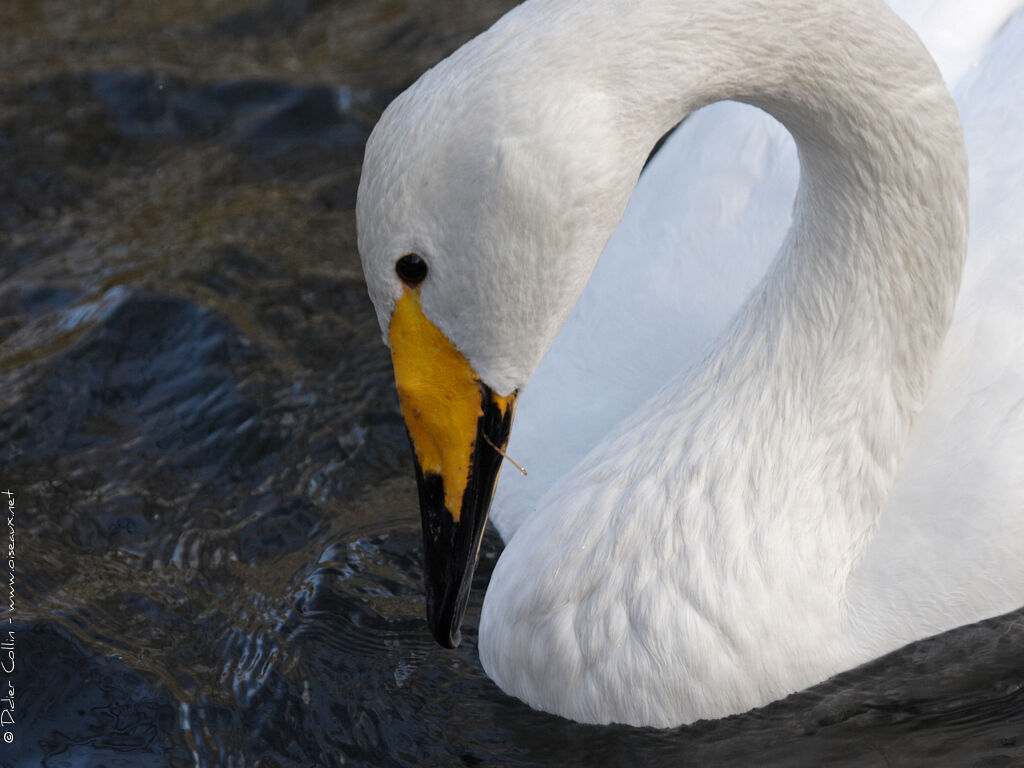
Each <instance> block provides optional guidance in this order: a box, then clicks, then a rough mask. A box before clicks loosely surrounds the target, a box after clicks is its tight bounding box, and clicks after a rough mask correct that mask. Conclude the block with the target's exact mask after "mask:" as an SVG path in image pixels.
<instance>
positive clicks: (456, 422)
mask: <svg viewBox="0 0 1024 768" xmlns="http://www.w3.org/2000/svg"><path fill="white" fill-rule="evenodd" d="M389 339H390V342H391V363H392V365H393V366H394V369H395V384H396V386H397V388H398V401H399V404H400V405H401V407H402V416H403V417H404V418H405V425H406V428H408V430H409V435H410V436H411V437H412V444H413V450H414V451H415V452H416V460H417V461H418V462H419V465H420V471H421V472H423V474H424V475H426V474H430V473H433V474H437V475H440V476H441V479H442V481H443V483H444V503H445V507H447V508H448V512H449V513H450V514H451V516H452V518H453V519H454V520H455V522H458V521H459V516H460V514H461V512H462V497H463V495H464V494H465V492H466V485H467V484H468V483H469V471H470V462H471V461H472V458H473V444H474V442H475V440H476V431H477V422H478V420H479V419H480V417H481V416H482V415H483V405H482V402H481V392H482V390H481V388H480V380H479V379H478V378H477V376H476V374H475V373H473V369H472V368H471V367H470V365H469V362H468V361H467V360H466V358H465V357H463V355H462V353H461V352H459V350H457V349H456V348H455V345H453V344H452V343H451V342H450V341H448V339H446V338H445V337H444V334H442V333H441V332H440V331H439V330H438V329H437V326H435V325H434V324H433V323H432V322H430V320H428V319H427V316H426V315H424V314H423V310H422V308H421V307H420V293H419V290H418V289H416V288H412V289H406V290H405V293H404V294H403V295H402V298H400V299H399V300H398V303H397V304H396V305H395V311H394V314H392V315H391V328H390V330H389Z"/></svg>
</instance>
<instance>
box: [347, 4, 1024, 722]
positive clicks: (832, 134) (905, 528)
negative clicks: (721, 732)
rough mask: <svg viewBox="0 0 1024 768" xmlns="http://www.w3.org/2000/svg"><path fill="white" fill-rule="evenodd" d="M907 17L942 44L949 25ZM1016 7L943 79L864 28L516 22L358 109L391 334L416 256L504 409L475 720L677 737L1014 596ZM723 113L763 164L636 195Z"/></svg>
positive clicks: (1022, 392)
mask: <svg viewBox="0 0 1024 768" xmlns="http://www.w3.org/2000/svg"><path fill="white" fill-rule="evenodd" d="M904 5H905V6H906V7H904V8H901V9H900V10H902V11H903V12H904V13H905V14H906V15H907V16H908V17H909V18H911V19H912V20H914V18H915V13H916V14H917V16H916V20H917V21H918V22H919V23H920V25H921V26H922V27H923V29H922V33H923V35H924V37H925V39H926V40H929V37H930V36H931V39H932V40H935V41H937V42H936V46H937V47H938V48H942V44H943V42H944V40H943V36H942V35H941V34H939V32H938V31H937V30H936V28H935V27H934V26H933V27H932V28H930V29H929V28H928V25H927V22H928V21H929V18H930V19H931V21H932V23H933V24H934V20H935V18H936V17H937V16H938V17H940V18H942V17H943V14H946V15H947V16H948V14H949V13H951V11H950V9H951V8H955V6H954V5H953V4H943V5H939V4H932V5H931V6H929V9H930V10H931V12H932V13H931V16H930V17H929V15H928V14H927V13H921V12H920V8H918V7H916V6H911V5H909V4H904ZM997 6H998V7H997ZM1014 9H1015V6H1014V4H1012V3H1003V4H995V5H994V6H993V9H992V12H991V13H989V14H988V15H986V16H985V19H984V22H977V23H975V24H973V25H972V26H970V28H969V30H968V33H967V34H965V35H963V36H962V37H960V38H957V39H956V40H957V42H956V44H954V43H951V42H950V41H949V39H948V37H947V39H946V40H945V45H946V55H945V56H944V57H943V56H940V65H941V66H942V73H941V74H940V71H939V70H938V69H937V68H936V66H935V64H934V63H933V62H932V60H931V58H930V57H929V56H928V54H927V52H926V51H925V49H924V47H923V46H922V45H921V43H920V41H919V40H918V39H917V37H916V36H915V35H914V34H913V32H911V31H910V30H909V29H908V28H907V27H906V26H905V25H904V24H903V23H902V22H901V21H900V20H899V19H898V18H897V17H896V16H894V15H893V14H892V12H891V11H889V10H888V9H887V8H885V7H884V6H882V5H881V3H876V2H863V1H860V2H847V1H846V0H838V1H837V2H834V3H828V4H819V3H812V2H807V0H779V1H778V2H774V3H766V2H763V1H761V0H726V1H725V2H712V1H711V0H689V1H688V2H685V3H679V2H668V0H650V1H649V2H645V3H623V2H611V1H610V0H609V1H608V2H597V3H593V2H591V3H583V2H574V1H573V0H530V1H529V2H527V3H524V4H523V5H522V6H519V7H518V8H516V9H515V10H514V11H512V12H510V13H509V14H508V15H506V16H505V17H504V18H503V19H502V20H501V21H499V22H498V23H497V24H496V25H495V26H494V27H493V28H492V29H491V30H489V31H488V32H486V33H485V34H484V35H481V36H480V37H478V38H476V39H475V40H474V41H471V42H470V43H469V44H467V45H466V46H464V47H463V48H462V49H460V50H459V51H457V52H456V53H455V54H453V55H452V56H451V57H450V58H449V59H447V60H445V61H444V62H442V63H441V64H439V65H438V66H437V67H435V68H434V69H433V70H431V71H430V72H428V73H427V74H426V75H424V77H423V78H421V79H420V81H418V82H417V84H416V85H414V86H413V87H412V88H411V89H410V90H409V91H407V92H406V93H405V94H403V95H402V96H401V97H399V99H398V100H396V102H395V104H393V105H392V106H391V107H389V109H388V110H387V112H386V113H385V115H384V117H383V118H382V120H381V123H380V124H379V125H378V127H377V128H376V129H375V131H374V134H373V136H372V137H371V140H370V142H369V144H368V146H367V157H366V162H365V164H364V175H363V179H362V181H361V185H360V192H359V202H358V209H357V217H358V225H359V243H360V252H361V255H362V258H363V263H364V270H365V272H366V275H367V283H368V287H369V290H370V295H371V298H372V299H373V301H374V305H375V307H376V309H377V312H378V316H379V319H380V322H381V327H382V329H384V331H385V336H386V337H387V336H388V329H389V326H390V323H391V318H392V316H393V313H394V312H395V307H396V306H398V305H399V304H400V303H401V302H402V301H403V296H404V295H405V293H404V292H405V291H406V290H407V287H406V288H403V286H402V284H401V281H400V280H398V279H396V277H395V271H394V270H395V267H394V264H395V260H396V259H397V258H399V257H400V256H402V255H403V254H406V253H410V252H415V253H418V254H421V255H422V256H423V257H424V258H425V259H426V261H427V263H428V264H429V265H430V273H429V275H428V277H427V278H426V280H424V281H423V284H422V286H421V287H418V288H417V289H416V291H417V301H418V306H421V307H422V312H423V314H424V315H425V317H426V318H427V319H428V320H429V321H430V322H431V323H432V324H433V325H435V326H436V327H437V328H438V329H439V330H440V332H441V333H442V334H443V336H444V337H445V338H446V339H448V340H449V341H450V343H451V344H452V345H453V346H454V348H456V349H457V350H459V351H460V352H461V354H462V355H464V357H465V360H466V361H468V364H469V366H471V368H472V371H473V372H475V374H476V375H477V376H478V377H479V380H480V382H481V383H483V384H486V385H487V386H488V387H489V388H491V389H493V390H494V391H495V392H496V393H498V394H499V395H511V394H512V393H514V392H517V391H520V392H521V393H522V397H521V401H520V404H519V412H518V416H517V424H516V426H515V428H514V429H513V433H512V434H513V437H512V440H511V443H510V444H509V452H510V453H511V454H512V455H513V456H515V457H516V458H517V459H518V460H519V461H521V462H522V463H523V464H525V465H526V466H527V467H528V468H529V469H530V476H529V477H528V478H523V477H520V476H517V475H513V474H511V473H509V474H508V475H506V476H505V477H503V479H502V482H501V483H500V484H499V486H498V489H497V493H496V495H495V499H494V503H493V510H492V514H493V520H494V522H495V524H496V526H497V527H498V529H499V531H500V532H501V534H502V536H503V538H504V539H505V541H506V549H505V551H504V552H503V554H502V556H501V558H500V559H499V562H498V564H497V566H496V567H495V570H494V573H493V575H492V578H491V583H490V586H489V588H488V592H487V595H486V598H485V601H484V608H483V614H482V616H481V624H480V655H481V660H482V662H483V664H484V667H485V669H486V670H487V672H488V674H489V675H490V676H491V677H492V678H493V679H494V680H495V681H496V682H497V683H498V684H499V686H501V687H502V688H503V689H504V690H506V691H507V692H509V693H511V694H513V695H516V696H518V697H520V698H522V699H523V700H525V701H526V702H528V703H530V704H531V705H533V706H535V707H538V708H541V709H545V710H547V711H551V712H555V713H557V714H561V715H563V716H566V717H570V718H573V719H576V720H580V721H584V722H595V723H605V722H625V723H630V724H634V725H654V726H671V725H677V724H680V723H685V722H690V721H693V720H696V719H699V718H708V717H720V716H724V715H728V714H732V713H736V712H740V711H744V710H747V709H750V708H752V707H755V706H759V705H762V704H765V703H768V702H770V701H772V700H774V699H777V698H779V697H781V696H784V695H786V694H788V693H791V692H794V691H796V690H799V689H801V688H804V687H806V686H808V685H811V684H813V683H816V682H818V681H820V680H823V679H825V678H827V677H829V676H830V675H832V674H835V673H837V672H840V671H842V670H845V669H848V668H850V667H853V666H855V665H857V664H859V663H862V662H864V661H866V660H869V659H871V658H874V657H876V656H879V655H881V654H884V653H886V652H888V651H890V650H893V649H895V648H897V647H899V646H901V645H903V644H905V643H907V642H910V641H912V640H915V639H918V638H921V637H925V636H928V635H931V634H934V633H937V632H940V631H943V630H945V629H949V628H952V627H955V626H958V625H960V624H964V623H968V622H971V621H976V620H979V619H982V618H985V617H988V616H992V615H996V614H999V613H1002V612H1005V611H1008V610H1012V609H1014V608H1017V607H1019V606H1020V605H1021V604H1022V603H1024V333H1022V332H1021V330H1020V329H1021V327H1022V325H1024V268H1022V267H1021V257H1020V251H1019V247H1018V246H1017V245H1016V244H1017V243H1020V242H1024V224H1022V219H1024V217H1021V216H1020V215H1019V210H1020V207H1021V205H1020V204H1021V192H1020V190H1021V188H1022V186H1024V149H1022V147H1021V142H1020V140H1019V139H1018V138H1017V137H1016V133H1017V128H1016V126H1018V125H1021V124H1024V106H1022V104H1021V101H1022V100H1021V99H1020V97H1019V94H1020V93H1021V92H1024V45H1022V44H1021V41H1022V40H1024V19H1022V18H1020V16H1019V15H1018V16H1017V17H1014V18H1012V19H1011V20H1010V22H1009V23H1008V24H1006V25H1005V26H1004V27H1003V28H1002V29H1000V27H1001V26H1002V25H1001V23H1000V22H1001V21H1004V20H1005V19H1006V18H1007V17H1009V16H1011V15H1012V12H1013V11H1014ZM965 40H966V42H965ZM990 40H991V41H990ZM595 52H599V53H598V54H597V55H595ZM943 74H944V75H945V77H946V78H947V81H948V82H950V83H951V84H955V93H956V95H957V99H958V106H959V109H960V114H961V117H962V118H963V123H964V125H965V127H966V150H965V143H964V134H963V133H962V132H961V127H960V122H959V120H958V117H957V105H954V102H953V100H952V99H951V98H950V96H949V94H948V92H947V90H946V87H945V85H944V84H943V80H942V75H943ZM999 94H1005V95H1006V96H1010V95H1014V98H1002V99H1001V98H999ZM723 99H734V100H739V101H746V102H748V103H750V104H753V105H755V106H758V107H760V108H761V109H763V110H764V111H765V112H768V113H770V114H771V115H773V116H774V117H775V118H776V119H777V120H778V121H779V122H780V123H781V124H782V125H783V126H785V128H786V129H788V131H789V133H788V134H787V133H786V132H785V131H783V130H782V129H781V128H780V127H779V126H778V125H776V124H770V123H769V121H768V120H767V118H766V117H763V116H759V117H753V116H752V115H751V113H750V112H749V111H747V112H743V113H740V112H739V110H740V109H741V108H740V107H738V106H736V105H715V106H714V107H710V108H709V109H706V110H703V111H701V112H698V113H697V114H695V115H693V117H692V118H690V119H689V120H687V121H686V123H685V124H684V125H683V126H682V128H681V129H680V130H679V131H677V132H676V134H675V135H674V136H673V137H672V138H671V139H670V141H669V142H668V143H667V145H666V147H665V148H664V149H663V150H662V151H661V152H660V153H659V155H657V156H656V157H655V159H654V161H653V162H652V164H651V166H650V167H649V168H648V170H647V171H646V172H645V173H644V175H643V177H642V178H640V181H639V185H637V184H636V182H637V178H638V176H639V175H640V171H641V169H642V167H643V164H644V161H645V159H646V157H647V155H648V153H649V151H650V149H651V148H652V147H653V146H654V144H655V142H656V141H657V140H658V138H659V137H660V136H661V135H662V134H664V133H665V132H666V131H667V130H669V129H670V128H671V127H672V126H673V125H674V124H675V123H677V122H678V121H679V120H681V119H682V118H684V117H686V116H687V115H689V114H690V113H692V112H694V111H696V110H698V109H700V108H702V107H705V106H706V105H708V104H711V103H713V102H716V101H720V100H723ZM790 135H791V136H792V139H790V138H789V136H790ZM794 141H795V146H794V144H793V142H794ZM700 142H703V144H700ZM695 143H696V144H697V145H698V146H702V147H703V149H704V152H703V154H701V155H699V156H698V155H697V154H694V153H695V152H696V150H692V149H690V150H688V149H687V148H688V147H693V146H694V144H695ZM716 146H717V147H721V148H722V150H724V151H725V152H729V151H730V149H729V148H730V147H731V148H732V152H733V153H734V156H733V157H731V158H729V159H728V160H719V159H716V158H721V157H722V154H721V152H719V154H717V155H716V154H715V152H714V151H713V150H714V149H715V148H716ZM687 151H690V152H691V154H687ZM968 156H969V157H970V158H971V181H970V189H968V174H967V163H968V160H967V158H968ZM796 158H799V167H800V171H799V174H798V173H797V171H796ZM680 169H682V170H683V171H684V173H680ZM686 171H688V172H689V173H685V172H686ZM798 177H799V181H798ZM708 183H710V184H711V188H709V187H708V186H707V184H708ZM702 184H705V185H704V186H702ZM716 184H717V185H718V188H716V187H715V186H714V185H716ZM634 186H636V191H635V192H634ZM666 189H671V190H673V191H672V193H670V194H666V193H665V192H664V190H666ZM719 189H721V190H725V191H726V194H725V195H720V194H717V193H718V190H719ZM631 193H632V196H633V198H632V201H631V202H630V195H631ZM968 194H969V195H970V211H971V217H972V220H973V229H972V230H971V235H970V247H969V255H968V256H967V259H966V266H965V254H966V253H968ZM793 196H795V202H793V203H792V204H791V203H790V202H789V201H791V200H793V199H794V197H793ZM662 198H664V199H662ZM712 201H715V202H712ZM717 201H721V202H717ZM627 203H629V209H628V210H627ZM624 214H625V219H623V215H624ZM709 219H710V226H709V225H708V224H707V223H705V222H708V220H709ZM790 219H791V221H790ZM620 220H622V224H621V226H618V229H616V227H617V225H619V222H620ZM691 222H693V223H691ZM787 227H788V229H787ZM613 233H614V234H613ZM609 239H610V242H609ZM606 244H607V248H605V245H606ZM602 251H604V256H602V257H601V260H600V264H598V257H599V256H601V254H602ZM595 266H596V270H595ZM591 273H593V278H592V279H591ZM588 280H589V283H588ZM961 283H962V288H961ZM958 293H959V298H957V297H958ZM581 295H582V298H581ZM577 302H578V303H577ZM629 302H632V303H633V304H632V308H630V306H629ZM563 326H564V327H563ZM560 329H561V332H560V333H559V331H560ZM391 338H392V339H393V338H394V336H393V335H392V337H391ZM392 347H393V353H394V351H395V350H394V344H392ZM549 348H550V352H549V351H548V350H549ZM545 353H547V356H546V357H545ZM542 360H543V362H541V361H542ZM397 370H398V363H397V362H396V371H397ZM527 384H529V386H527ZM401 391H402V387H401V383H400V392H401ZM403 408H404V406H403ZM410 431H412V430H410ZM414 447H416V446H414ZM425 530H426V528H425Z"/></svg>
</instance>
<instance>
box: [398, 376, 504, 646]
mask: <svg viewBox="0 0 1024 768" xmlns="http://www.w3.org/2000/svg"><path fill="white" fill-rule="evenodd" d="M481 396H482V399H483V413H482V415H481V416H480V419H479V421H478V423H477V433H476V437H475V440H474V443H473V454H472V460H471V462H470V469H469V480H468V483H467V485H466V490H465V493H464V494H463V497H462V507H461V509H460V510H458V520H457V521H456V519H455V515H453V514H452V513H451V512H450V511H449V510H448V509H447V508H446V507H445V493H444V481H443V478H442V477H441V476H440V475H438V474H434V473H427V474H426V475H424V474H423V472H422V470H421V469H420V467H419V465H418V464H417V466H416V484H417V487H418V488H419V496H420V515H421V519H422V523H423V560H424V562H423V576H424V582H425V586H426V593H427V624H428V626H429V627H430V633H431V634H432V635H433V636H434V639H435V640H436V641H437V643H438V644H439V645H441V646H442V647H444V648H455V647H457V646H458V645H459V643H460V642H461V641H462V634H461V632H460V631H459V627H460V626H461V625H462V617H463V616H464V615H465V613H466V606H467V605H468V604H469V593H470V589H471V588H472V586H473V573H474V571H475V570H476V566H477V560H478V559H479V556H480V543H481V541H482V540H483V535H484V529H485V528H486V527H487V514H488V511H489V509H490V505H491V497H492V496H493V495H494V486H495V483H496V482H497V479H498V471H499V470H500V469H501V462H502V457H501V454H500V453H498V452H497V451H496V450H495V449H494V447H493V446H502V447H504V446H505V444H506V443H507V442H508V436H509V431H510V429H511V426H512V409H511V408H506V409H502V408H500V407H499V406H498V405H497V404H496V403H495V402H494V398H493V396H492V394H491V391H490V390H489V389H488V388H487V387H481Z"/></svg>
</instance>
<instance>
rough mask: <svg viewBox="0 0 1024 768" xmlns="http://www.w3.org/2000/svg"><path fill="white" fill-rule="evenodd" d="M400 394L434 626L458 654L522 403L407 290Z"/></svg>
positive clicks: (396, 345) (397, 325) (397, 331)
mask: <svg viewBox="0 0 1024 768" xmlns="http://www.w3.org/2000/svg"><path fill="white" fill-rule="evenodd" d="M389 341H390V344H391V361H392V365H393V366H394V371H395V385H396V388H397V389H398V400H399V404H400V406H401V409H402V417H403V418H404V420H405V425H406V429H407V430H408V433H409V440H410V442H411V443H412V449H413V456H414V458H415V464H416V485H417V488H418V490H419V499H420V515H421V519H422V523H423V560H424V562H423V571H424V583H425V587H426V594H427V624H428V625H429V627H430V631H431V634H432V635H433V636H434V639H435V640H437V642H438V643H439V644H440V645H442V646H444V647H446V648H454V647H456V646H457V645H458V644H459V642H460V640H461V634H460V632H459V627H460V625H461V624H462V617H463V614H464V613H465V611H466V605H467V603H468V602H469V592H470V588H471V587H472V583H473V572H474V571H475V570H476V564H477V559H478V557H479V553H480V542H481V541H482V539H483V534H484V529H485V528H486V526H487V513H488V510H489V508H490V504H491V498H492V497H493V495H494V487H495V483H496V482H497V480H498V473H499V471H500V469H501V463H502V454H501V451H502V450H503V449H504V448H505V446H506V445H507V443H508V437H509V431H510V430H511V427H512V417H513V413H514V410H515V398H516V394H515V393H514V392H513V393H512V394H511V395H509V396H507V397H501V396H498V395H495V394H494V393H493V392H492V391H491V389H490V388H489V387H488V386H487V385H485V384H484V383H483V382H481V381H480V379H479V377H478V376H477V375H476V373H475V372H474V371H473V369H472V367H471V366H470V365H469V362H468V361H467V360H466V358H465V357H464V356H463V355H462V353H460V352H459V351H458V350H457V349H456V348H455V346H454V345H453V344H452V343H451V342H450V341H448V339H447V338H445V336H444V334H442V333H441V332H440V331H439V330H438V329H437V327H436V326H435V325H434V324H433V323H432V322H431V321H430V320H429V319H428V318H427V317H426V315H425V314H424V313H423V311H422V309H421V308H420V301H419V290H418V288H407V289H406V291H405V293H404V294H403V296H402V298H400V299H399V300H398V302H397V304H396V306H395V311H394V314H393V315H392V316H391V327H390V330H389Z"/></svg>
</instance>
